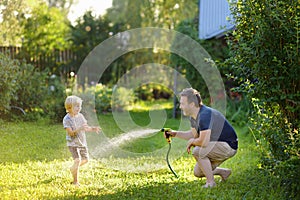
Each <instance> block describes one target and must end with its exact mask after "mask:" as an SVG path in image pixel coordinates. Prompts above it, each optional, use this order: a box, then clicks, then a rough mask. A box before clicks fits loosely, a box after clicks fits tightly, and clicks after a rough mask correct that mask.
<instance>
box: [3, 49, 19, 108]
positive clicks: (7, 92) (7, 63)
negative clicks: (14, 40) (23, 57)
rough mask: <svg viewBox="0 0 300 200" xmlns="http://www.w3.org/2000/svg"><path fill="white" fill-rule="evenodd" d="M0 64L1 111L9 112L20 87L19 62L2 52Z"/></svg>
mask: <svg viewBox="0 0 300 200" xmlns="http://www.w3.org/2000/svg"><path fill="white" fill-rule="evenodd" d="M0 66H1V70H0V77H1V78H0V112H8V110H9V109H10V106H11V101H12V99H13V98H15V93H16V91H17V88H18V84H17V78H18V74H19V62H18V61H17V60H12V59H10V58H9V57H8V56H6V55H5V54H3V53H0ZM16 75H17V76H16Z"/></svg>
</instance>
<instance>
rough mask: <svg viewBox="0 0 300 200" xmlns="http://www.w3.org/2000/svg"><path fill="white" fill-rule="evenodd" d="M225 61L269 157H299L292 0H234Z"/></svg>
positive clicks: (299, 88) (299, 92) (299, 83)
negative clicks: (233, 22)
mask: <svg viewBox="0 0 300 200" xmlns="http://www.w3.org/2000/svg"><path fill="white" fill-rule="evenodd" d="M233 13H234V15H235V18H236V30H235V31H234V32H233V35H232V37H231V40H230V47H231V54H232V57H231V58H230V59H229V61H230V62H229V63H230V65H231V66H232V71H233V73H234V74H235V79H236V80H239V81H240V83H241V85H240V87H239V90H240V91H241V92H244V93H245V94H247V96H248V98H249V100H250V101H251V102H252V104H253V106H254V108H256V109H255V110H254V112H253V115H252V125H253V127H252V130H253V132H254V134H255V135H256V137H258V138H263V139H265V140H266V141H267V143H268V144H269V153H270V154H268V156H270V157H271V158H272V159H274V160H279V161H283V160H287V159H289V158H290V157H292V156H299V151H300V146H299V139H300V135H299V125H300V116H299V114H300V106H299V102H300V79H299V74H300V68H299V62H300V60H299V59H300V56H299V37H300V36H299V29H298V28H297V27H299V15H298V14H297V13H299V3H298V1H297V0H292V1H283V0H281V1H278V0H276V1H275V0H264V1H252V0H246V1H238V3H237V4H236V6H235V7H234V9H233Z"/></svg>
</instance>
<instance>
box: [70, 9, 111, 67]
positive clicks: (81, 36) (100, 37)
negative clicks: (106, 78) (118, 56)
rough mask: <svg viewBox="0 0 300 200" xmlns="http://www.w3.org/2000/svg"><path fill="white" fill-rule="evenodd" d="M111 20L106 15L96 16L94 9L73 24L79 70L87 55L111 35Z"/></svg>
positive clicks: (72, 35)
mask: <svg viewBox="0 0 300 200" xmlns="http://www.w3.org/2000/svg"><path fill="white" fill-rule="evenodd" d="M110 29H111V28H110V26H109V21H108V20H107V19H106V18H104V17H101V16H99V17H95V16H93V15H92V11H87V12H86V13H85V14H84V15H83V16H82V17H80V18H78V19H77V20H76V25H75V26H73V25H71V37H70V38H69V40H70V41H71V42H72V50H73V51H74V52H75V53H76V55H77V56H78V57H79V58H78V59H77V62H76V63H73V65H74V66H76V68H75V71H77V70H78V69H79V67H80V65H81V63H82V62H83V60H84V59H85V57H86V56H87V55H88V54H89V53H90V52H91V51H92V50H93V49H94V48H95V47H96V46H97V45H99V44H100V43H101V42H103V41H104V40H105V39H107V38H108V37H109V36H110V35H109V34H110V32H111V30H110Z"/></svg>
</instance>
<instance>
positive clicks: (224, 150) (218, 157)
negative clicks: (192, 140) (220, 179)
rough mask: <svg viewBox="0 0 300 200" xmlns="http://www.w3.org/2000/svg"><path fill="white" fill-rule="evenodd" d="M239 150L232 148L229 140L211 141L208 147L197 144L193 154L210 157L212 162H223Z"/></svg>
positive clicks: (199, 156)
mask: <svg viewBox="0 0 300 200" xmlns="http://www.w3.org/2000/svg"><path fill="white" fill-rule="evenodd" d="M236 152H237V150H234V149H232V148H231V147H230V146H229V144H228V143H227V142H209V144H208V145H207V146H206V147H198V146H196V147H195V148H194V149H193V155H194V156H195V157H198V158H200V159H201V158H206V157H207V158H208V159H209V160H210V161H211V162H212V163H213V162H215V163H218V164H221V163H222V162H224V161H225V160H227V159H228V158H230V157H232V156H234V155H235V154H236Z"/></svg>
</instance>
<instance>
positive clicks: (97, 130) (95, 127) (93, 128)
mask: <svg viewBox="0 0 300 200" xmlns="http://www.w3.org/2000/svg"><path fill="white" fill-rule="evenodd" d="M91 128H92V131H95V132H96V133H98V134H99V133H100V131H101V128H100V127H99V126H93V127H91Z"/></svg>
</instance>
